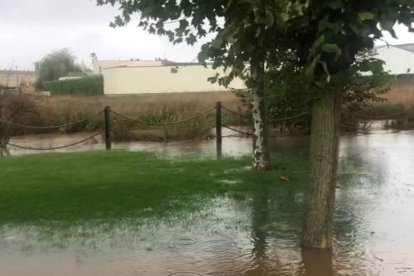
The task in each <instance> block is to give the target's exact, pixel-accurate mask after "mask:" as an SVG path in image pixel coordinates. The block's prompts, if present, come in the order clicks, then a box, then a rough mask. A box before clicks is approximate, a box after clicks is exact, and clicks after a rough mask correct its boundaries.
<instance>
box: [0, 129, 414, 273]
mask: <svg viewBox="0 0 414 276" xmlns="http://www.w3.org/2000/svg"><path fill="white" fill-rule="evenodd" d="M283 141H284V142H283ZM274 142H277V144H278V145H279V146H280V145H283V143H285V146H284V149H289V150H293V151H294V150H295V148H297V147H299V148H303V147H306V144H307V142H306V139H303V138H295V139H293V138H283V139H282V138H279V139H278V140H277V141H274ZM413 145H414V132H399V133H388V132H382V131H377V132H376V133H374V134H371V135H350V136H343V137H342V138H341V144H340V177H339V179H338V185H337V191H336V192H337V197H336V203H335V210H336V212H335V229H334V232H335V233H334V247H333V249H332V251H318V250H304V249H301V247H300V237H301V229H302V222H303V212H304V198H305V195H304V193H303V191H301V190H295V189H288V190H287V191H286V193H280V190H279V192H278V193H276V192H275V191H273V190H272V189H271V188H266V189H263V190H256V191H255V192H250V193H248V194H246V195H245V196H244V197H241V198H237V199H236V198H230V197H226V196H222V197H217V198H213V199H203V198H194V200H195V201H199V202H203V206H204V208H202V209H201V210H193V211H192V210H186V211H182V212H179V213H177V214H175V215H173V216H170V217H168V218H165V219H146V220H145V221H134V219H133V218H129V219H123V220H119V221H117V222H104V221H96V222H93V221H90V222H87V223H79V224H77V225H72V226H70V227H67V228H65V229H60V230H57V229H55V228H53V227H52V226H47V225H46V226H43V227H35V226H30V225H20V226H13V225H4V226H2V227H1V229H0V248H1V250H0V275H7V276H17V275H19V276H20V275H30V276H44V275H56V276H60V275H62V276H63V275H65V276H66V275H80V276H86V275H88V276H89V275H91V276H98V275H99V276H103V275H108V276H109V275H111V276H114V275H166V276H167V275H174V276H191V275H246V276H262V275H263V276H267V275H306V276H324V275H414V235H413V233H414V220H413V213H414V170H413V169H412V163H411V162H412V161H413V160H414V149H413ZM101 146H102V145H101ZM118 146H122V145H118ZM123 146H126V145H123ZM174 146H175V147H174ZM129 147H130V148H131V149H132V150H136V149H141V148H146V147H144V146H142V145H141V144H130V145H129ZM151 147H152V148H153V149H156V150H158V151H159V152H160V153H163V154H171V153H173V154H176V153H179V152H191V150H193V151H195V153H196V154H207V155H209V154H210V155H211V154H214V148H215V145H214V141H198V142H191V143H182V144H169V145H162V146H160V145H159V144H158V146H157V144H155V143H154V144H150V145H149V147H147V148H146V149H151ZM250 149H251V141H250V140H249V139H246V138H225V140H224V143H223V151H224V153H226V154H233V155H241V154H246V153H249V152H250ZM279 150H280V148H279ZM223 181H227V183H228V185H232V183H237V179H224V180H223ZM252 185H254V183H252Z"/></svg>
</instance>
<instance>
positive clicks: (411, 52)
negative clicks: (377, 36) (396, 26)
mask: <svg viewBox="0 0 414 276" xmlns="http://www.w3.org/2000/svg"><path fill="white" fill-rule="evenodd" d="M376 50H377V53H378V55H377V56H376V58H379V59H381V60H383V61H384V62H385V70H386V71H388V73H389V74H391V75H402V74H414V43H411V44H401V45H384V46H378V47H376Z"/></svg>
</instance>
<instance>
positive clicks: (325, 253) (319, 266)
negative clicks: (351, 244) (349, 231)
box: [302, 248, 334, 276]
mask: <svg viewBox="0 0 414 276" xmlns="http://www.w3.org/2000/svg"><path fill="white" fill-rule="evenodd" d="M302 262H303V264H304V269H305V271H304V275H305V276H331V275H334V272H333V267H332V251H331V250H330V249H311V248H306V249H302Z"/></svg>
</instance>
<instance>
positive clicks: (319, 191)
mask: <svg viewBox="0 0 414 276" xmlns="http://www.w3.org/2000/svg"><path fill="white" fill-rule="evenodd" d="M340 108H341V105H340V96H338V95H336V94H335V93H333V92H331V93H329V94H325V95H324V96H322V98H321V99H319V100H317V101H316V102H315V103H314V104H313V106H312V126H311V145H310V166H311V167H310V169H311V171H310V176H311V192H310V198H309V201H308V208H307V212H306V217H305V231H304V240H303V243H304V246H305V247H312V248H330V247H331V246H332V222H333V207H334V201H335V188H336V173H337V168H338V144H339V124H340Z"/></svg>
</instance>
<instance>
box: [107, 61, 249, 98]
mask: <svg viewBox="0 0 414 276" xmlns="http://www.w3.org/2000/svg"><path fill="white" fill-rule="evenodd" d="M173 68H176V67H175V66H166V65H164V66H147V67H145V66H139V67H115V68H107V69H104V70H102V75H103V79H104V93H105V95H123V94H140V93H180V92H214V91H224V90H229V89H231V88H235V89H243V88H245V85H244V82H243V81H242V80H241V79H235V80H233V82H232V83H231V84H230V87H229V88H227V89H226V88H224V87H223V86H220V85H218V84H217V83H214V84H213V83H211V82H209V81H208V80H207V79H208V78H209V77H213V76H215V75H216V73H217V72H218V71H217V70H214V69H212V68H211V66H210V67H207V68H206V67H204V66H202V65H198V64H192V65H184V66H179V67H178V71H177V73H172V72H171V70H172V69H173ZM219 73H220V72H219Z"/></svg>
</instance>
